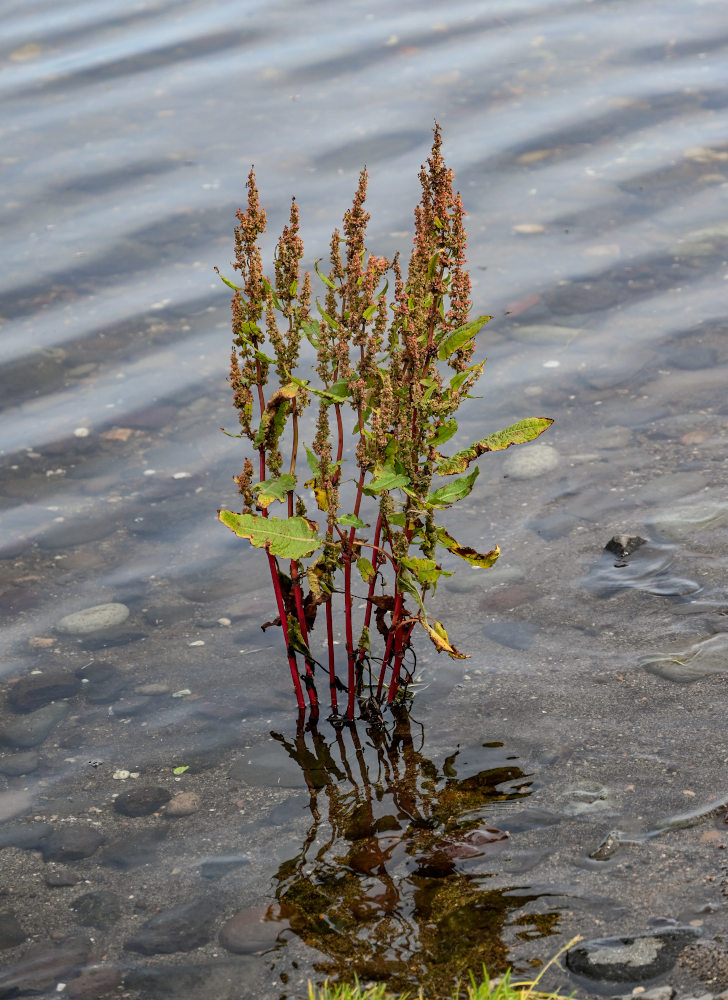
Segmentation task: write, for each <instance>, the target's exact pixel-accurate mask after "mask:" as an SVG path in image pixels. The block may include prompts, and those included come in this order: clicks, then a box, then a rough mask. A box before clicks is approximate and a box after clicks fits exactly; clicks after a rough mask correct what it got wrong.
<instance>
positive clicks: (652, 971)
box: [566, 927, 700, 983]
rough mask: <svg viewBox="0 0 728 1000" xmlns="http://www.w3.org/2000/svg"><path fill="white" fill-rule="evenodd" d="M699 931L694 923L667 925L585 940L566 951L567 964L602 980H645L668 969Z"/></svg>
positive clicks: (588, 976)
mask: <svg viewBox="0 0 728 1000" xmlns="http://www.w3.org/2000/svg"><path fill="white" fill-rule="evenodd" d="M699 935H700V931H699V930H698V929H697V928H695V927H668V928H665V929H664V930H657V931H652V932H649V933H645V934H635V935H633V936H625V937H609V938H601V939H597V940H592V941H583V942H581V943H579V944H577V945H574V946H573V947H572V948H570V949H569V950H568V951H567V953H566V965H567V967H568V968H569V969H570V970H571V971H572V972H575V973H576V974H577V975H581V976H585V977H586V978H587V979H592V980H597V981H600V982H612V983H639V982H645V981H647V980H650V979H654V978H655V977H656V976H661V975H664V974H665V973H666V972H668V971H669V970H670V969H671V968H672V967H673V965H674V964H675V962H676V960H677V958H678V956H679V954H680V952H681V951H682V950H683V948H685V947H686V946H687V945H688V944H690V943H691V942H692V941H694V940H695V939H696V938H697V937H698V936H699Z"/></svg>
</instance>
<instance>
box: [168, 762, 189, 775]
mask: <svg viewBox="0 0 728 1000" xmlns="http://www.w3.org/2000/svg"><path fill="white" fill-rule="evenodd" d="M189 769H190V765H189V764H183V765H180V767H173V768H172V774H184V773H185V771H189Z"/></svg>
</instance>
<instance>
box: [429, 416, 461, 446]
mask: <svg viewBox="0 0 728 1000" xmlns="http://www.w3.org/2000/svg"><path fill="white" fill-rule="evenodd" d="M457 429H458V425H457V422H456V421H455V418H454V417H450V419H449V420H446V421H445V423H444V424H443V425H442V427H440V428H439V430H438V432H437V434H436V435H435V437H434V438H431V439H430V440H429V441H428V442H427V443H428V444H429V445H432V446H433V447H435V448H437V446H438V445H440V444H445V442H446V441H449V440H450V438H451V437H452V436H453V434H454V433H455V432H456V431H457Z"/></svg>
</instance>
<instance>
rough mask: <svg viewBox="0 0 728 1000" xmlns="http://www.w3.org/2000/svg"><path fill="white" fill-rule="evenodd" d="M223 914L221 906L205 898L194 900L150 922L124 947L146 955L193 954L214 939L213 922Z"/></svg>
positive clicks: (173, 908) (159, 914)
mask: <svg viewBox="0 0 728 1000" xmlns="http://www.w3.org/2000/svg"><path fill="white" fill-rule="evenodd" d="M220 912H221V907H220V905H219V904H218V903H216V902H214V901H213V900H211V899H208V898H207V897H205V896H203V897H200V898H198V899H192V900H190V901H189V902H187V903H183V904H182V905H181V906H174V907H172V909H171V910H163V911H162V912H161V913H158V914H157V915H156V916H154V917H152V918H151V919H150V920H147V921H146V923H144V924H143V925H142V926H141V927H140V928H139V930H138V931H137V932H136V934H134V935H133V936H132V937H130V938H129V940H128V941H125V942H124V948H125V950H126V951H136V952H140V953H141V954H142V955H167V954H170V953H172V952H175V951H192V949H193V948H199V947H201V945H203V944H207V942H208V941H209V940H210V939H211V938H212V935H213V933H214V928H213V922H214V921H215V919H216V918H217V917H218V916H219V915H220Z"/></svg>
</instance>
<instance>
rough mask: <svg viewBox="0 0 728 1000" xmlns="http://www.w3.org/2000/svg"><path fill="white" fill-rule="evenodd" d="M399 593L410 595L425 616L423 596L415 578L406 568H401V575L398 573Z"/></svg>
mask: <svg viewBox="0 0 728 1000" xmlns="http://www.w3.org/2000/svg"><path fill="white" fill-rule="evenodd" d="M397 593H398V594H409V595H410V597H413V598H414V599H415V601H416V602H417V606H418V607H419V609H420V611H421V612H422V614H423V615H424V613H425V606H424V604H423V603H422V596H421V594H420V592H419V590H418V589H417V587H416V586H415V580H414V577H413V576H412V574H411V573H410V571H409V570H408V569H407V568H406V567H404V568H401V567H400V570H399V573H397Z"/></svg>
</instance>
